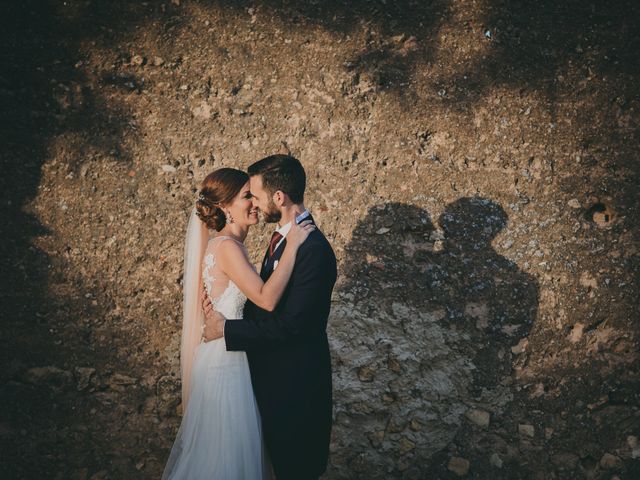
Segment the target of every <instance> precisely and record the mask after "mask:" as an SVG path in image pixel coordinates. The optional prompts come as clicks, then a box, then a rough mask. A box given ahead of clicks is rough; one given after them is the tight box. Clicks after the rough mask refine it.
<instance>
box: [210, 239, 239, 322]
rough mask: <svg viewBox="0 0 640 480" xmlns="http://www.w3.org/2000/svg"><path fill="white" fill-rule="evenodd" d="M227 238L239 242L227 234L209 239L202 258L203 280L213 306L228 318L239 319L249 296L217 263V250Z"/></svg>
mask: <svg viewBox="0 0 640 480" xmlns="http://www.w3.org/2000/svg"><path fill="white" fill-rule="evenodd" d="M225 239H228V240H229V241H232V242H237V240H235V239H233V238H231V237H227V236H220V237H215V238H213V239H211V240H209V244H208V245H207V249H206V251H205V254H204V259H203V260H202V281H203V282H204V285H205V288H206V289H207V295H209V298H210V299H211V302H212V304H213V308H214V309H216V310H217V311H219V312H220V313H221V314H222V315H224V316H225V317H226V318H230V319H238V318H242V309H243V308H244V303H245V302H246V300H247V297H246V296H245V295H244V293H242V292H241V291H240V289H239V288H238V286H237V285H236V284H235V283H233V282H232V281H231V280H230V279H229V277H227V276H226V275H225V274H224V273H223V272H222V270H220V268H219V267H218V266H217V265H216V250H217V248H218V246H219V245H220V244H221V243H222V242H223V241H224V240H225ZM237 243H238V244H239V245H241V246H242V248H243V249H244V248H245V247H244V245H243V244H241V243H240V242H237Z"/></svg>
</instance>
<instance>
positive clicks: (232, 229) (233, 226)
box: [217, 223, 249, 243]
mask: <svg viewBox="0 0 640 480" xmlns="http://www.w3.org/2000/svg"><path fill="white" fill-rule="evenodd" d="M247 233H249V226H248V225H243V226H240V225H238V224H237V223H227V224H226V225H225V226H224V228H223V229H222V230H220V232H218V235H217V236H222V235H224V236H227V237H233V238H235V239H236V240H238V241H239V242H242V243H244V239H245V238H247Z"/></svg>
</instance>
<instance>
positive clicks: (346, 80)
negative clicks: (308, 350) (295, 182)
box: [0, 0, 640, 480]
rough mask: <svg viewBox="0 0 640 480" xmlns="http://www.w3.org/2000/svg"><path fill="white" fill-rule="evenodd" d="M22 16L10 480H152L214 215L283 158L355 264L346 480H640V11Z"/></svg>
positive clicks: (275, 8) (26, 7)
mask: <svg viewBox="0 0 640 480" xmlns="http://www.w3.org/2000/svg"><path fill="white" fill-rule="evenodd" d="M2 8H3V9H4V11H5V20H6V24H7V28H5V29H3V31H2V33H0V39H2V43H1V46H0V51H1V52H2V53H1V55H2V71H1V73H0V102H1V103H0V104H1V106H2V109H1V113H0V119H1V122H2V127H1V133H0V135H1V136H0V140H2V145H1V147H0V155H1V159H2V166H3V175H2V180H1V181H2V185H3V188H2V191H1V195H2V203H1V204H2V215H3V218H2V223H3V227H2V228H3V234H2V235H3V241H2V275H1V278H2V280H1V281H2V289H1V291H2V326H1V329H2V330H1V332H2V335H1V341H2V362H3V367H4V368H2V369H1V372H2V373H1V376H0V380H1V387H0V392H1V393H0V395H1V397H0V398H1V401H2V405H3V408H2V413H1V415H0V440H1V442H2V443H1V448H2V451H3V457H4V458H3V460H2V464H1V466H0V474H1V475H2V478H58V479H68V478H74V479H89V478H90V479H94V480H98V479H106V478H114V479H119V478H127V479H133V478H145V479H146V478H149V479H151V478H159V476H160V473H161V471H162V468H163V465H164V462H165V461H166V457H167V455H168V451H169V448H170V446H171V443H172V441H173V438H174V436H175V432H176V429H177V427H178V425H179V422H180V413H181V410H180V405H179V403H180V380H179V374H178V372H179V365H178V349H179V335H180V321H181V274H182V273H181V267H182V254H183V237H184V230H185V226H186V220H187V216H188V213H189V211H190V209H191V206H192V204H193V201H194V198H195V196H194V192H195V191H196V189H197V187H198V182H199V181H200V180H202V178H203V177H204V176H205V175H206V174H207V173H208V172H210V171H211V170H213V169H215V168H218V167H221V166H232V167H238V168H244V167H246V166H247V165H248V164H249V163H251V162H252V161H255V160H256V159H259V158H261V157H263V156H265V155H267V154H271V153H274V152H291V153H292V154H294V155H295V156H296V157H298V158H300V159H301V160H302V162H303V164H304V165H305V168H306V170H307V173H308V193H307V199H306V204H307V206H308V207H309V208H310V209H311V210H312V212H313V214H314V217H315V218H316V220H317V221H318V223H319V225H320V227H321V228H322V230H323V231H324V232H325V234H326V235H327V237H328V238H329V239H330V240H331V242H332V244H333V246H334V249H335V251H336V254H337V257H338V260H339V275H340V278H339V282H338V284H337V286H336V289H335V294H334V299H333V307H332V314H331V318H330V322H329V337H330V342H331V349H332V358H333V366H334V390H335V408H334V414H335V415H334V420H335V421H334V431H333V439H332V443H331V458H330V465H329V469H328V471H327V473H326V475H325V476H324V478H327V479H351V478H363V479H386V478H410V479H420V478H443V479H445V478H458V477H463V476H466V477H468V478H492V479H493V478H505V479H506V478H509V479H513V478H536V479H552V478H590V479H592V478H593V479H605V478H606V479H610V478H620V479H631V478H638V477H639V476H640V459H639V457H640V446H639V445H638V436H639V435H640V412H639V410H638V407H639V406H640V404H639V393H638V392H639V387H640V382H639V378H638V369H637V365H638V364H637V362H638V313H637V311H638V306H639V305H638V300H637V297H638V284H637V282H638V268H639V265H638V263H639V262H638V221H639V220H640V218H639V210H638V181H639V176H638V160H637V158H638V118H639V117H638V108H640V100H639V96H638V95H639V93H640V87H638V79H639V76H638V68H639V66H640V59H639V58H638V52H639V51H640V39H639V30H638V26H639V25H640V15H639V11H638V10H639V9H638V5H637V4H636V2H632V1H614V2H606V4H605V2H602V3H600V2H589V1H580V2H578V1H572V0H571V1H567V2H553V1H542V2H523V1H513V2H511V1H499V0H481V1H471V0H434V1H428V2H418V1H398V2H391V1H384V0H381V1H375V0H372V1H364V0H362V1H360V0H358V1H353V2H324V1H318V2H302V1H296V0H291V1H289V2H284V3H279V2H275V1H269V0H265V1H258V2H230V1H220V2H204V1H195V0H194V1H187V0H182V1H179V0H172V1H165V2H157V1H149V2H124V1H116V2H114V1H101V0H100V1H98V0H94V1H75V0H68V1H66V2H62V1H48V2H47V1H43V2H36V1H26V2H13V3H9V4H8V5H6V6H3V7H2ZM270 233H271V230H270V227H264V226H261V227H258V228H255V229H253V230H252V231H251V233H250V239H249V242H248V243H249V247H250V252H251V254H252V256H253V258H255V259H259V257H260V256H261V252H262V251H263V248H264V245H265V244H266V242H267V239H268V236H269V235H270Z"/></svg>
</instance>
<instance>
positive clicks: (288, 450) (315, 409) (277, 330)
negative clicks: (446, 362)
mask: <svg viewBox="0 0 640 480" xmlns="http://www.w3.org/2000/svg"><path fill="white" fill-rule="evenodd" d="M248 173H249V178H250V180H249V181H250V188H251V193H252V194H253V206H254V208H259V209H260V210H261V211H262V213H263V216H264V219H265V221H266V222H268V223H275V222H277V223H278V227H279V228H278V229H277V230H276V231H275V233H274V234H273V236H272V238H271V242H270V244H269V248H268V249H267V252H266V254H265V257H264V260H263V262H262V268H261V271H260V277H261V278H262V280H264V281H265V282H266V281H267V279H268V278H269V276H270V275H271V274H272V273H273V271H274V269H275V268H277V264H278V260H279V258H280V256H281V255H282V251H283V250H284V246H285V243H286V241H287V233H288V232H289V230H290V229H291V225H292V222H293V221H296V222H297V223H300V222H301V221H303V220H311V221H312V222H313V217H311V214H310V213H309V211H308V210H306V209H305V207H304V203H303V202H304V189H305V182H306V176H305V172H304V169H303V168H302V165H301V164H300V162H299V161H298V160H296V159H295V158H293V157H292V156H289V155H272V156H270V157H266V158H263V159H262V160H260V161H258V162H256V163H254V164H253V165H251V166H250V167H249V169H248ZM335 282H336V257H335V255H334V253H333V250H332V249H331V245H330V244H329V242H328V241H327V239H326V238H325V236H324V235H323V234H322V233H321V232H320V231H319V230H317V229H316V230H315V231H313V232H311V234H309V237H308V238H307V240H306V241H305V242H304V243H303V244H302V245H301V246H300V248H299V249H298V252H297V256H296V261H295V265H294V270H293V274H292V275H291V280H290V281H289V284H288V285H287V288H286V290H285V292H284V294H283V295H282V298H281V299H280V302H279V303H278V305H277V306H276V308H275V310H274V311H273V312H267V311H266V310H262V309H261V308H259V307H257V306H256V305H254V304H253V303H251V302H250V301H247V303H246V305H245V310H244V318H243V319H242V320H230V321H225V320H226V319H225V318H224V317H223V316H222V315H221V314H220V313H219V312H216V311H214V310H213V309H212V306H211V302H210V300H209V299H208V298H205V300H204V309H205V316H206V324H205V330H204V337H205V340H206V341H210V340H214V339H216V338H220V337H222V336H224V339H225V343H226V345H227V350H229V351H246V352H247V358H248V360H249V367H250V369H251V381H252V384H253V390H254V393H255V396H256V400H257V402H258V406H259V408H260V414H261V416H262V428H263V435H264V439H265V443H266V445H267V450H268V452H269V456H270V457H271V462H272V464H273V469H274V471H275V474H276V478H277V480H308V479H317V478H318V477H319V476H320V475H321V474H322V473H323V472H324V471H325V469H326V465H327V457H328V455H329V437H330V433H331V409H332V404H331V359H330V356H329V345H328V342H327V334H326V326H327V317H328V316H329V308H330V304H331V292H332V290H333V286H334V284H335Z"/></svg>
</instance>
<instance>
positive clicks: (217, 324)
mask: <svg viewBox="0 0 640 480" xmlns="http://www.w3.org/2000/svg"><path fill="white" fill-rule="evenodd" d="M202 308H203V309H204V328H203V329H202V336H203V337H204V340H205V342H210V341H211V340H215V339H217V338H222V337H223V336H224V322H225V320H226V318H224V316H223V315H222V314H221V313H220V312H217V311H215V310H214V309H213V305H212V304H211V300H210V299H209V297H208V296H207V295H206V293H205V296H204V301H203V302H202Z"/></svg>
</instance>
